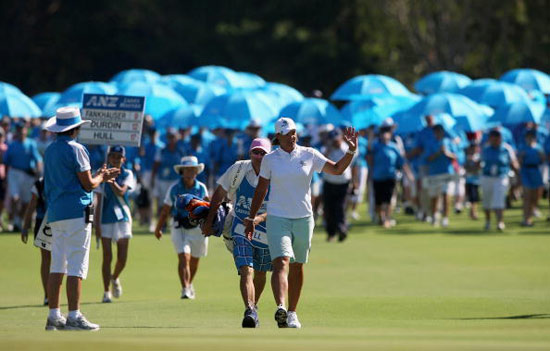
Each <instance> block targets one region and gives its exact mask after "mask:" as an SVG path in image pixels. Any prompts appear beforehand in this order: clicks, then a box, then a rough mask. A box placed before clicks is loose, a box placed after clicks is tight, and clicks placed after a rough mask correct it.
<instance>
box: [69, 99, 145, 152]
mask: <svg viewBox="0 0 550 351" xmlns="http://www.w3.org/2000/svg"><path fill="white" fill-rule="evenodd" d="M144 109H145V98H144V97H143V96H123V95H99V94H84V98H83V100H82V119H87V120H91V121H92V123H86V124H83V125H82V127H81V128H80V134H79V136H78V141H79V142H81V143H83V144H90V145H126V146H139V144H140V142H141V129H142V125H143V111H144Z"/></svg>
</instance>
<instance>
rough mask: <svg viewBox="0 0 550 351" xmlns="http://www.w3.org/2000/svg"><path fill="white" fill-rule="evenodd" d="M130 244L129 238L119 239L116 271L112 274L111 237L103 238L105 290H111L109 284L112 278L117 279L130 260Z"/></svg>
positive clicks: (102, 270)
mask: <svg viewBox="0 0 550 351" xmlns="http://www.w3.org/2000/svg"><path fill="white" fill-rule="evenodd" d="M129 244H130V240H129V239H120V240H119V241H117V260H116V263H115V271H114V273H113V274H112V275H111V262H112V260H113V252H112V249H111V239H110V238H101V245H102V247H103V265H102V269H101V273H102V275H103V288H104V289H105V291H109V284H110V282H111V279H117V278H118V277H119V276H120V274H121V273H122V270H123V269H124V267H125V266H126V262H127V261H128V247H129Z"/></svg>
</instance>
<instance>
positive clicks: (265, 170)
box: [260, 155, 271, 179]
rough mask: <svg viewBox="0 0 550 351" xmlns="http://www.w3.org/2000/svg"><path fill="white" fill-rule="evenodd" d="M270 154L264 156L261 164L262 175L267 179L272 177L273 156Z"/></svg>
mask: <svg viewBox="0 0 550 351" xmlns="http://www.w3.org/2000/svg"><path fill="white" fill-rule="evenodd" d="M268 156H269V155H266V156H264V158H263V160H262V164H261V166H260V177H262V178H265V179H271V162H270V161H271V157H268Z"/></svg>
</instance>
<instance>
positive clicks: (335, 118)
mask: <svg viewBox="0 0 550 351" xmlns="http://www.w3.org/2000/svg"><path fill="white" fill-rule="evenodd" d="M279 117H290V118H292V119H293V120H294V121H295V122H299V123H302V124H303V125H308V124H328V123H332V124H334V125H340V124H341V123H342V122H343V120H342V115H341V114H340V111H338V109H337V108H336V107H335V106H334V105H333V104H331V103H330V102H328V101H327V100H323V99H317V98H307V99H304V100H302V101H298V102H293V103H291V104H289V105H287V106H286V107H285V108H283V109H282V110H281V112H279Z"/></svg>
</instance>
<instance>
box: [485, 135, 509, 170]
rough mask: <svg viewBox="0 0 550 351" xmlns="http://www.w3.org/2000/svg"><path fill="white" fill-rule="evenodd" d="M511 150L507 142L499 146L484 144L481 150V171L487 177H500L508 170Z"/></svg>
mask: <svg viewBox="0 0 550 351" xmlns="http://www.w3.org/2000/svg"><path fill="white" fill-rule="evenodd" d="M511 162H512V151H511V147H510V146H509V145H508V144H505V143H503V144H502V145H500V146H499V147H492V146H490V145H489V146H486V147H484V148H483V150H481V164H482V169H481V172H482V174H483V175H484V176H488V177H501V176H505V175H507V174H508V172H510V164H511Z"/></svg>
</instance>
